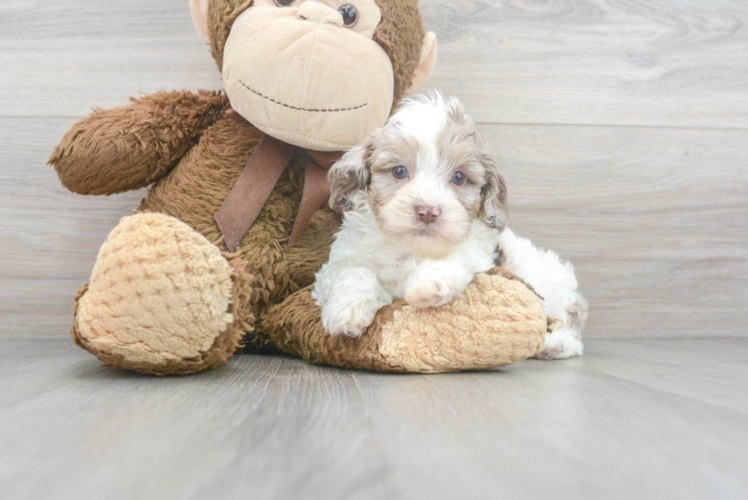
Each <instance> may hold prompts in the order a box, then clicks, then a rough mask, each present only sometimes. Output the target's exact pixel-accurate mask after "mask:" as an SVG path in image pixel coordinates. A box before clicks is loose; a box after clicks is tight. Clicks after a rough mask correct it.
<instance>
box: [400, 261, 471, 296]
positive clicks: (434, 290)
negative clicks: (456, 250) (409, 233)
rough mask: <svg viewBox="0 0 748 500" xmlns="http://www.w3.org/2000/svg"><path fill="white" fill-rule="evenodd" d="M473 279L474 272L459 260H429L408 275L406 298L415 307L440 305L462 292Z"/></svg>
mask: <svg viewBox="0 0 748 500" xmlns="http://www.w3.org/2000/svg"><path fill="white" fill-rule="evenodd" d="M472 279H473V274H472V273H471V272H470V271H469V270H468V269H466V268H465V266H463V265H461V264H459V263H458V262H454V261H451V260H427V261H424V262H422V263H421V264H419V265H418V267H416V270H415V271H414V272H413V274H411V275H410V276H409V277H408V282H407V284H406V285H405V300H406V301H408V304H410V305H412V306H415V307H422V308H425V307H439V306H441V305H444V304H447V303H448V302H451V301H452V299H454V298H455V297H457V296H458V295H459V294H461V293H462V291H463V290H465V287H466V286H468V284H470V281H471V280H472Z"/></svg>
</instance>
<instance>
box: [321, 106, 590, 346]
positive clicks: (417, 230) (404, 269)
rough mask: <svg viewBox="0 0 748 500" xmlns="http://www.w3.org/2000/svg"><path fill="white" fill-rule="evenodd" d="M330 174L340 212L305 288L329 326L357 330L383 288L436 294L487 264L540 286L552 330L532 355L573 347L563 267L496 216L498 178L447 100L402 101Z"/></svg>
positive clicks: (573, 310)
mask: <svg viewBox="0 0 748 500" xmlns="http://www.w3.org/2000/svg"><path fill="white" fill-rule="evenodd" d="M329 179H330V182H331V192H332V196H331V199H330V205H331V206H332V207H333V208H334V209H336V210H340V211H344V212H345V214H344V221H343V227H342V230H341V231H340V233H338V235H337V237H336V240H335V243H333V245H332V249H331V252H330V260H329V262H328V263H327V264H325V265H324V266H323V267H322V269H321V270H320V271H319V273H317V276H316V282H315V286H314V291H313V297H314V299H315V301H316V303H317V305H318V306H320V308H321V309H322V322H323V324H324V326H325V328H326V329H327V331H328V332H330V333H331V334H332V335H350V336H358V335H361V334H362V333H363V332H364V331H365V330H366V328H367V327H368V326H369V325H370V324H371V323H372V321H373V320H374V316H375V314H376V313H377V311H378V310H379V309H380V308H381V307H383V306H385V305H387V304H390V303H391V302H392V300H393V298H398V297H405V300H407V301H408V303H410V304H412V305H414V306H416V307H438V306H441V305H443V304H446V303H447V302H449V301H451V300H452V299H454V298H455V297H456V296H457V295H459V294H460V293H461V292H462V291H463V290H464V289H465V287H466V286H467V285H468V284H469V283H470V282H471V281H472V279H473V276H474V275H475V273H479V272H482V271H487V270H488V269H490V268H491V267H493V266H495V265H497V264H498V265H502V266H503V267H505V268H507V269H508V270H509V271H511V272H513V273H514V274H516V275H517V276H519V277H521V278H522V279H524V280H525V281H526V282H528V283H530V284H531V285H532V286H533V287H534V288H535V290H536V291H537V292H538V293H539V294H540V295H541V296H542V297H543V304H544V307H545V310H546V312H547V314H548V317H549V324H550V327H551V330H552V331H551V332H550V333H549V334H548V336H547V337H546V343H545V345H544V347H543V350H542V351H541V353H540V354H539V355H538V357H542V358H566V357H570V356H575V355H579V354H582V343H581V329H582V325H583V323H584V320H585V318H586V311H587V303H586V301H585V299H584V297H582V295H581V294H579V292H577V280H576V277H575V276H574V269H573V267H572V266H571V264H569V263H568V262H563V261H561V259H560V258H559V256H558V255H557V254H556V253H555V252H552V251H544V250H540V249H538V248H536V247H534V246H533V245H532V243H530V241H529V240H527V239H525V238H520V237H518V236H516V235H515V234H514V233H513V232H512V231H510V230H509V229H508V228H506V227H505V222H506V215H507V211H506V187H505V185H504V181H503V179H502V178H501V176H500V175H499V172H498V169H497V168H496V164H495V163H494V160H493V158H492V157H491V155H490V153H489V151H488V150H487V149H486V147H485V146H484V145H483V143H482V142H481V140H480V138H479V137H478V136H477V134H476V131H475V125H474V124H473V122H472V120H470V118H468V117H467V116H465V113H464V111H463V109H462V106H461V105H460V103H459V101H457V99H454V98H450V99H446V100H445V99H444V98H443V97H442V96H441V95H440V94H437V93H435V94H430V95H428V96H420V97H416V98H413V99H410V100H407V101H405V102H404V103H403V105H402V106H401V107H400V108H399V110H398V111H397V112H396V113H395V114H394V115H393V116H392V117H391V118H390V120H389V121H388V122H387V124H386V125H385V126H384V127H383V128H381V129H379V130H378V131H377V132H375V133H374V134H373V135H372V136H371V137H370V138H369V139H368V140H367V141H366V142H365V143H363V144H361V145H359V146H357V147H355V148H353V149H352V150H350V151H348V152H347V153H346V154H345V156H343V158H342V159H341V160H340V161H339V162H338V163H337V164H335V165H334V166H333V167H332V168H331V169H330V172H329Z"/></svg>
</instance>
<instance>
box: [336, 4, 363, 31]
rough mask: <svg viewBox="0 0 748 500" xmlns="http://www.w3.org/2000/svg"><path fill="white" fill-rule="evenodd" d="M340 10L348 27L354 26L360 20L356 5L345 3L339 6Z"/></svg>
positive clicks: (344, 23)
mask: <svg viewBox="0 0 748 500" xmlns="http://www.w3.org/2000/svg"><path fill="white" fill-rule="evenodd" d="M338 12H340V14H341V15H342V16H343V25H344V26H345V27H346V28H353V25H354V24H356V23H357V22H358V9H356V6H355V5H351V4H349V3H346V4H343V5H341V6H340V7H339V8H338Z"/></svg>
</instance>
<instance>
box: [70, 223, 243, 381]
mask: <svg viewBox="0 0 748 500" xmlns="http://www.w3.org/2000/svg"><path fill="white" fill-rule="evenodd" d="M243 267H244V266H243V263H242V262H241V261H240V260H239V259H238V258H237V257H235V256H233V255H224V254H222V253H221V251H220V250H219V249H218V247H216V246H215V245H213V244H212V243H210V242H209V241H208V240H207V239H205V238H204V237H203V236H202V235H200V234H199V233H197V232H196V231H194V230H193V229H192V228H190V227H189V226H187V225H186V224H185V223H183V222H181V221H179V220H178V219H176V218H174V217H170V216H167V215H163V214H155V213H145V214H137V215H134V216H131V217H125V218H123V219H122V221H121V222H120V223H119V225H118V226H117V227H116V228H115V229H114V230H113V231H112V232H111V233H110V235H109V237H108V238H107V241H106V242H105V243H104V245H103V246H102V247H101V250H100V251H99V256H98V259H97V261H96V265H95V266H94V269H93V273H92V274H91V281H90V283H89V284H88V285H86V286H85V287H84V288H83V289H82V290H81V291H80V292H79V293H78V296H77V297H76V308H75V317H74V321H73V327H72V329H71V335H72V337H73V340H74V341H75V343H76V344H78V345H79V346H80V347H83V348H84V349H86V350H88V351H89V352H91V353H93V354H95V355H96V356H97V357H99V359H101V360H102V361H104V362H106V363H108V364H111V365H114V366H117V367H119V368H124V369H128V370H135V371H139V372H144V373H150V374H156V375H169V374H187V373H193V372H197V371H200V370H204V369H207V368H213V367H216V366H219V365H221V364H223V363H225V362H226V360H227V359H228V358H229V357H230V356H231V355H232V354H233V353H234V351H235V350H236V348H237V346H238V345H239V342H240V341H241V339H242V337H243V335H244V334H245V333H246V331H247V330H248V329H249V327H248V324H247V322H248V321H249V320H250V319H251V318H250V317H249V316H250V313H249V312H248V309H249V308H248V307H246V304H247V300H248V299H247V294H246V293H245V291H246V289H247V288H248V284H249V282H250V281H251V278H250V277H249V276H248V275H247V274H246V273H245V272H244V271H243Z"/></svg>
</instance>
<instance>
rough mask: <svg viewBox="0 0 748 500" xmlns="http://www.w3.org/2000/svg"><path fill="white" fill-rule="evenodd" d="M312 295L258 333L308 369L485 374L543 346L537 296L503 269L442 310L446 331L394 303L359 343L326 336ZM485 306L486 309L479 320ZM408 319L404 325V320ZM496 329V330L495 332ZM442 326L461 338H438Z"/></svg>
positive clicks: (273, 313) (303, 295)
mask: <svg viewBox="0 0 748 500" xmlns="http://www.w3.org/2000/svg"><path fill="white" fill-rule="evenodd" d="M482 287H489V288H490V291H488V290H487V289H483V288H482ZM311 288H312V287H307V288H305V289H303V290H301V291H299V292H297V293H295V294H293V295H291V296H290V297H289V298H288V299H287V300H286V301H284V302H283V303H282V304H279V305H277V306H275V307H274V308H272V309H271V310H270V313H269V314H268V315H266V316H265V318H264V320H263V329H264V330H265V332H267V334H268V335H269V336H270V338H271V340H272V342H273V343H274V344H275V345H276V346H278V347H279V348H280V349H281V350H283V351H284V352H286V353H289V354H292V355H294V356H298V357H301V358H303V359H305V360H307V361H309V362H311V363H317V364H326V365H332V366H338V367H343V368H357V369H363V370H374V371H381V372H398V373H403V372H413V371H418V372H449V371H460V370H476V369H485V368H491V367H498V366H503V365H508V364H511V363H516V362H518V361H521V360H523V359H526V358H528V357H530V356H532V355H533V354H535V352H537V351H538V350H539V349H540V347H541V346H542V345H543V339H544V333H545V331H546V316H545V312H544V311H543V307H542V305H541V304H540V302H539V301H538V300H537V298H538V296H537V294H536V293H535V292H534V291H533V290H532V289H531V288H529V287H528V286H527V285H526V284H525V283H524V281H522V280H521V279H520V278H518V277H516V276H514V275H513V274H511V273H509V272H507V271H506V270H504V269H501V268H494V269H491V270H490V271H488V272H487V273H486V275H484V276H482V277H476V279H475V280H474V282H473V283H472V284H471V285H470V286H469V287H468V289H467V290H466V293H465V295H464V296H463V297H461V298H458V299H457V300H456V301H454V302H453V303H451V304H448V305H446V306H443V307H444V309H443V310H442V309H441V308H440V311H441V312H440V313H441V314H442V315H444V316H448V319H447V320H445V321H444V322H443V323H445V324H435V323H439V322H440V320H443V319H444V318H439V320H437V321H436V322H435V321H434V318H433V316H431V314H432V313H431V312H429V311H428V310H418V309H416V308H414V307H412V306H409V305H408V304H407V303H406V302H405V301H404V300H403V299H398V300H396V301H395V302H394V303H393V304H392V305H391V306H388V307H385V308H383V309H381V310H380V311H379V313H377V316H376V318H375V319H374V322H373V323H372V326H371V327H369V329H368V330H367V332H366V335H362V336H361V337H347V336H344V335H338V336H332V335H329V334H328V333H327V332H326V331H325V329H324V327H323V326H322V321H321V313H320V309H319V308H318V307H316V306H315V304H314V299H312V296H311ZM484 294H487V295H488V296H489V297H487V299H486V300H488V302H486V303H483V302H481V303H475V302H474V298H475V297H476V296H479V297H484V296H486V295H484ZM487 304H490V309H491V310H490V311H489V312H488V314H485V310H486V305H487ZM482 314H483V317H481V315H482ZM408 316H409V319H410V322H409V321H408V319H405V318H407V317H408ZM393 325H397V326H398V328H395V329H393V328H392V326H393ZM497 326H500V327H501V328H500V329H498V330H497V329H496V327H497ZM435 327H436V328H435ZM441 327H443V328H446V329H450V330H457V331H459V335H458V336H457V338H455V337H451V336H449V335H447V336H440V335H439V332H438V330H439V328H441ZM414 330H418V331H415V332H414ZM426 332H430V333H431V334H432V336H431V337H429V333H426ZM434 332H436V335H433V333H434ZM471 336H472V338H471ZM435 337H441V338H440V339H436V338H435ZM414 338H415V339H416V340H415V341H414Z"/></svg>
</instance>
